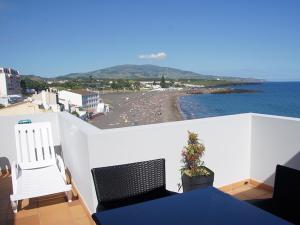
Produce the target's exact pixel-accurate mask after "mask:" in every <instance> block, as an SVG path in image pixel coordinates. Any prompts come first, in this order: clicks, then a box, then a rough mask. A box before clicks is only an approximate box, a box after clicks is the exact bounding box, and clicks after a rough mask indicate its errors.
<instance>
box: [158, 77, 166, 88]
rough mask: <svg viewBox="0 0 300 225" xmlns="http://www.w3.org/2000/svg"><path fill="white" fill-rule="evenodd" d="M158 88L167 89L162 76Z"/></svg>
mask: <svg viewBox="0 0 300 225" xmlns="http://www.w3.org/2000/svg"><path fill="white" fill-rule="evenodd" d="M160 86H161V88H167V83H166V79H165V76H164V75H162V76H161V78H160Z"/></svg>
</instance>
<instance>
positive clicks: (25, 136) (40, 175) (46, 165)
mask: <svg viewBox="0 0 300 225" xmlns="http://www.w3.org/2000/svg"><path fill="white" fill-rule="evenodd" d="M15 137H16V148H17V162H13V163H12V166H11V176H12V186H13V194H12V195H10V200H11V205H12V208H13V210H14V212H15V213H16V212H17V206H18V200H22V199H29V198H35V197H39V196H44V195H50V194H55V193H60V192H65V193H66V195H67V198H68V201H69V202H71V199H72V192H71V185H69V184H67V183H66V174H65V166H64V163H63V160H62V158H61V157H60V156H59V155H57V154H55V152H54V146H53V139H52V130H51V124H50V123H49V122H41V123H31V124H17V125H15Z"/></svg>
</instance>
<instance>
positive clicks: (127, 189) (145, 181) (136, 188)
mask: <svg viewBox="0 0 300 225" xmlns="http://www.w3.org/2000/svg"><path fill="white" fill-rule="evenodd" d="M92 175H93V179H94V184H95V189H96V194H97V198H98V207H97V212H99V211H103V210H107V209H113V208H118V207H121V206H126V205H131V204H135V203H139V202H143V201H148V200H152V199H156V198H161V197H165V196H169V195H172V194H175V192H170V191H168V190H166V176H165V160H164V159H156V160H150V161H144V162H137V163H130V164H124V165H117V166H109V167H100V168H94V169H92Z"/></svg>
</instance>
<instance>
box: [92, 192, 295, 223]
mask: <svg viewBox="0 0 300 225" xmlns="http://www.w3.org/2000/svg"><path fill="white" fill-rule="evenodd" d="M93 217H94V219H95V220H97V224H101V225H217V224H218V225H219V224H226V225H248V224H249V225H250V224H251V225H271V224H274V225H275V224H278V225H279V224H281V225H284V224H290V223H288V222H287V221H285V220H282V219H281V218H279V217H276V216H274V215H272V214H270V213H268V212H266V211H263V210H261V209H259V208H256V207H255V206H252V205H250V204H248V203H246V202H243V201H240V200H237V199H235V198H233V197H231V196H230V195H227V194H225V193H223V192H221V191H219V190H217V189H215V188H213V187H209V188H205V189H198V190H194V191H190V192H186V193H183V194H178V195H173V196H170V197H165V198H160V199H157V200H152V201H148V202H144V203H139V204H135V205H130V206H126V207H121V208H117V209H112V210H107V211H103V212H99V213H95V214H94V215H93Z"/></svg>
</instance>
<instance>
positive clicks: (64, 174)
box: [55, 154, 67, 183]
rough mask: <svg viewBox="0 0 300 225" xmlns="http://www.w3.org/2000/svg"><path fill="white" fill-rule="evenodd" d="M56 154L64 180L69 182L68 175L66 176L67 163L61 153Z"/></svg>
mask: <svg viewBox="0 0 300 225" xmlns="http://www.w3.org/2000/svg"><path fill="white" fill-rule="evenodd" d="M55 156H56V165H57V167H58V169H59V171H60V174H61V176H62V178H63V179H64V181H65V182H66V183H67V177H66V171H65V169H66V168H65V164H64V161H63V159H62V158H61V156H60V155H58V154H55Z"/></svg>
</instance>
